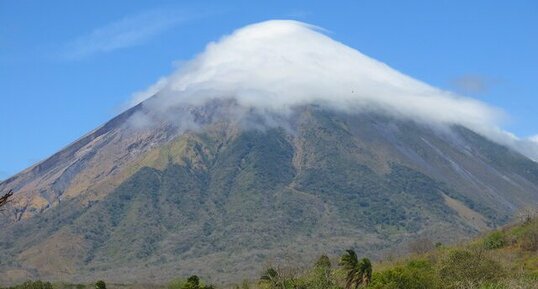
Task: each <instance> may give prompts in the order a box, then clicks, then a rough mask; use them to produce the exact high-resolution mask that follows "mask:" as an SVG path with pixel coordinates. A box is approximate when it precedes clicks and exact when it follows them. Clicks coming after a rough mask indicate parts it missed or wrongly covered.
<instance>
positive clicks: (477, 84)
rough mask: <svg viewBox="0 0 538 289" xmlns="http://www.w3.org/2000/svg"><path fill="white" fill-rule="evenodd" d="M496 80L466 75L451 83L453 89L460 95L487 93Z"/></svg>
mask: <svg viewBox="0 0 538 289" xmlns="http://www.w3.org/2000/svg"><path fill="white" fill-rule="evenodd" d="M497 82H498V80H495V79H491V78H489V77H485V76H483V75H477V74H466V75H462V76H460V77H457V78H455V79H454V80H453V81H452V85H453V86H454V88H455V89H456V90H457V91H459V92H461V93H484V92H487V91H488V90H489V89H490V88H491V87H492V86H493V85H495V84H496V83H497Z"/></svg>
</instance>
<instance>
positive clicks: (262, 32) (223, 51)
mask: <svg viewBox="0 0 538 289" xmlns="http://www.w3.org/2000/svg"><path fill="white" fill-rule="evenodd" d="M155 94H156V95H157V96H156V98H155V99H154V100H152V101H151V102H150V103H148V105H147V106H148V107H150V108H151V109H154V110H156V111H158V112H165V111H167V110H168V109H169V108H171V107H176V106H180V105H184V104H192V105H197V104H203V103H205V102H206V101H208V100H210V99H219V98H234V99H236V100H237V102H238V103H239V104H240V105H242V106H246V107H251V108H254V109H257V110H259V111H267V112H271V113H277V114H278V113H281V114H286V113H288V112H289V111H290V109H291V108H293V107H294V106H297V105H305V104H319V105H324V106H327V107H328V108H331V109H337V110H342V111H345V112H361V111H375V112H382V113H386V114H390V115H392V116H395V117H401V118H407V119H412V120H415V121H419V122H422V123H428V124H447V125H452V124H458V125H463V126H466V127H468V128H471V129H473V130H475V131H477V132H480V133H482V134H484V135H486V136H488V137H490V138H491V139H493V140H495V141H498V142H501V143H503V144H508V145H512V146H514V147H516V148H517V144H516V143H517V142H518V139H517V138H516V137H514V136H512V135H510V134H508V133H506V132H503V131H502V130H500V129H499V128H498V127H499V124H500V121H501V120H502V119H503V117H504V114H503V112H502V111H501V110H500V109H497V108H494V107H492V106H490V105H487V104H485V103H483V102H480V101H478V100H475V99H472V98H467V97H463V96H459V95H457V94H454V93H452V92H449V91H444V90H441V89H438V88H435V87H432V86H430V85H428V84H426V83H423V82H421V81H418V80H416V79H413V78H411V77H409V76H407V75H405V74H403V73H400V72H398V71H396V70H394V69H392V68H391V67H389V66H388V65H386V64H384V63H382V62H379V61H377V60H375V59H372V58H370V57H368V56H366V55H364V54H362V53H361V52H359V51H357V50H355V49H353V48H351V47H348V46H346V45H344V44H342V43H340V42H337V41H335V40H333V39H331V38H329V37H328V36H326V35H325V34H324V33H323V30H322V29H321V28H319V27H317V26H313V25H309V24H305V23H302V22H298V21H292V20H270V21H265V22H261V23H256V24H252V25H248V26H246V27H244V28H241V29H238V30H236V31H234V32H233V33H232V34H230V35H227V36H224V37H222V38H221V39H220V40H219V41H216V42H212V43H210V44H208V45H207V47H206V49H205V51H204V52H203V53H201V54H199V55H198V56H197V57H195V58H194V59H193V60H192V61H190V62H187V63H186V64H185V65H183V66H182V67H181V68H179V69H178V70H177V71H176V72H175V73H173V74H172V75H170V76H168V77H166V78H163V79H161V80H160V81H159V82H157V83H156V84H155V85H153V86H152V87H151V88H150V89H149V90H148V91H147V92H144V93H139V94H137V95H136V97H135V98H134V99H133V100H132V103H138V102H140V101H143V100H144V99H146V98H147V97H149V96H152V95H155Z"/></svg>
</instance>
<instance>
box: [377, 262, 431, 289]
mask: <svg viewBox="0 0 538 289" xmlns="http://www.w3.org/2000/svg"><path fill="white" fill-rule="evenodd" d="M438 283H439V282H438V278H437V275H436V272H435V269H434V267H433V265H432V263H431V262H429V261H427V260H413V261H410V262H408V263H407V264H405V265H404V266H396V267H394V268H392V269H390V270H386V271H383V272H379V273H374V276H373V279H372V283H371V285H370V286H369V287H368V288H374V289H423V288H428V289H433V288H439V287H438Z"/></svg>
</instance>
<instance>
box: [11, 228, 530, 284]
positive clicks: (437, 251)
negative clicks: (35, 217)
mask: <svg viewBox="0 0 538 289" xmlns="http://www.w3.org/2000/svg"><path fill="white" fill-rule="evenodd" d="M409 249H410V250H411V251H412V253H411V255H408V256H406V257H404V258H400V259H397V260H383V261H380V262H375V263H373V265H372V263H371V262H370V260H369V259H368V258H361V257H359V256H357V254H356V253H355V251H353V250H346V251H344V253H343V254H342V255H341V256H340V257H337V256H334V257H333V258H330V257H328V256H327V255H321V256H320V257H319V259H318V260H317V261H316V262H315V263H314V264H312V265H311V266H310V267H308V266H305V267H303V268H298V267H291V266H288V265H286V264H269V265H267V267H266V269H265V270H263V272H261V273H260V275H259V276H253V278H252V279H250V280H245V281H243V282H242V283H240V284H220V285H217V286H215V285H211V284H207V283H204V281H202V280H200V278H199V277H198V276H196V275H193V276H191V277H189V278H186V279H176V280H172V281H170V282H169V283H168V284H167V285H147V284H133V285H125V284H109V285H108V287H106V285H105V283H104V282H103V281H99V282H97V283H96V284H89V285H88V284H86V285H85V284H63V283H54V284H51V283H49V282H42V281H36V282H30V281H29V282H26V283H24V284H21V285H18V286H14V287H9V289H49V288H50V289H52V288H54V289H68V288H69V289H75V288H76V289H84V288H99V289H102V288H109V289H110V288H112V289H114V288H118V289H120V288H124V289H138V288H145V289H153V288H155V289H157V288H158V289H161V288H162V289H165V288H166V289H213V288H230V289H231V288H233V289H251V288H252V289H358V288H365V289H366V288H369V289H536V288H538V218H533V219H531V218H529V219H526V220H523V221H522V223H520V224H517V225H510V226H506V227H504V228H502V229H500V230H495V231H492V232H490V233H488V234H486V235H484V236H483V237H481V238H478V239H475V240H473V241H471V242H468V243H465V244H462V245H458V246H444V245H442V244H439V243H438V244H432V243H429V241H428V240H427V239H420V240H417V243H415V244H412V245H411V246H410V248H409ZM164 282H165V281H164V280H163V283H164ZM99 286H101V287H99ZM102 286H105V287H102Z"/></svg>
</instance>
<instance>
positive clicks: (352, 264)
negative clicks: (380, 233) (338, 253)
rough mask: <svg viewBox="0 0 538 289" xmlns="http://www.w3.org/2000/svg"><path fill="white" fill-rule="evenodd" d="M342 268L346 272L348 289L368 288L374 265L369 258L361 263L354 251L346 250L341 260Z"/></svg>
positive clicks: (363, 259)
mask: <svg viewBox="0 0 538 289" xmlns="http://www.w3.org/2000/svg"><path fill="white" fill-rule="evenodd" d="M340 266H342V267H343V269H344V270H345V271H346V289H352V288H353V289H357V288H359V286H364V287H366V286H368V283H370V281H371V280H372V263H371V262H370V260H369V259H368V258H362V259H361V260H360V261H359V259H358V258H357V254H356V253H355V251H353V250H346V252H345V253H344V254H343V255H342V257H341V258H340Z"/></svg>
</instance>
